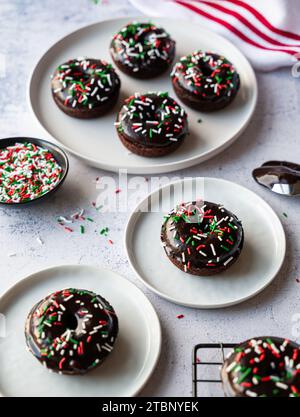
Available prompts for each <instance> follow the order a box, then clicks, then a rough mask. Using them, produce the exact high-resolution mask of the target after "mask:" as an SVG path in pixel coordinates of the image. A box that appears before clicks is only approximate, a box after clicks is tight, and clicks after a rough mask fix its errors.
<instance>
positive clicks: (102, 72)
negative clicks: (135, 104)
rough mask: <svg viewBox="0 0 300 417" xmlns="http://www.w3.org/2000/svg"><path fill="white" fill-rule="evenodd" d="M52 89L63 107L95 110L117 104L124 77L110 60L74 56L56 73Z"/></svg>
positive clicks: (87, 110)
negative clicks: (121, 81) (120, 77)
mask: <svg viewBox="0 0 300 417" xmlns="http://www.w3.org/2000/svg"><path fill="white" fill-rule="evenodd" d="M51 89H52V94H53V97H54V99H55V101H56V103H57V104H58V105H59V107H60V108H62V110H64V109H66V110H67V112H68V111H69V112H72V111H73V112H77V113H84V112H86V113H93V111H94V112H95V111H98V114H99V112H100V113H101V110H103V109H105V110H107V109H108V108H109V104H111V106H113V104H114V103H115V101H116V99H117V97H118V94H119V90H120V79H119V77H118V75H117V73H116V72H115V70H114V69H113V67H112V66H111V64H108V63H107V62H106V61H102V60H98V59H89V58H78V59H72V60H70V61H68V62H66V63H64V64H62V65H60V66H59V67H58V68H57V69H56V71H55V72H54V74H53V77H52V81H51Z"/></svg>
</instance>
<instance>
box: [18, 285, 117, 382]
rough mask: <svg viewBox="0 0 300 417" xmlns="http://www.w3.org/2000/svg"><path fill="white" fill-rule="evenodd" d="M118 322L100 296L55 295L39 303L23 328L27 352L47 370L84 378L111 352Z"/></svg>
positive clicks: (65, 292)
mask: <svg viewBox="0 0 300 417" xmlns="http://www.w3.org/2000/svg"><path fill="white" fill-rule="evenodd" d="M117 334H118V319H117V316H116V314H115V311H114V309H113V308H112V306H111V305H110V304H109V303H108V302H107V301H106V300H105V299H104V298H103V297H101V296H100V295H96V294H95V293H93V292H91V291H86V290H78V289H74V288H69V289H65V290H62V291H57V292H55V293H53V294H50V295H48V296H47V297H46V298H45V299H43V300H42V301H40V302H38V303H37V304H36V305H35V306H34V307H33V308H32V310H31V311H30V313H29V315H28V317H27V320H26V325H25V336H26V343H27V346H28V349H29V351H30V352H31V353H32V354H33V355H34V356H35V357H36V358H37V359H38V360H39V361H40V362H41V363H42V364H43V365H44V366H45V367H46V368H48V369H49V370H52V371H55V372H59V373H62V374H69V375H72V374H84V373H86V372H88V371H90V370H92V369H94V368H95V367H97V366H99V365H100V364H101V363H102V362H103V361H104V360H105V358H106V357H107V356H108V355H109V353H110V352H111V351H112V349H113V346H114V343H115V340H116V337H117Z"/></svg>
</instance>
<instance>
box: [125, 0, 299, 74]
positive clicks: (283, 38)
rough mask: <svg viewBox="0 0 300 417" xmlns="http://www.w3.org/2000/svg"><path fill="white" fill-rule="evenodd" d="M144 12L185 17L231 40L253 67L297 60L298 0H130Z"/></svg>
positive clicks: (277, 65)
mask: <svg viewBox="0 0 300 417" xmlns="http://www.w3.org/2000/svg"><path fill="white" fill-rule="evenodd" d="M130 1H131V3H132V4H133V5H134V6H135V7H136V8H138V9H139V10H140V11H142V12H143V13H145V14H149V15H152V16H164V17H168V16H169V17H172V18H177V19H186V20H190V21H193V22H197V23H199V24H200V25H201V26H204V27H206V28H208V29H210V30H213V31H215V32H218V33H220V34H221V35H223V36H224V37H226V38H228V39H229V40H231V41H232V42H233V43H234V44H235V45H237V47H238V48H240V49H241V50H242V51H243V52H244V54H245V55H246V56H247V57H248V59H249V60H250V61H251V63H252V65H253V66H254V67H255V68H256V69H260V70H264V71H271V70H273V69H275V68H279V67H284V66H292V65H293V64H294V63H295V62H296V61H297V60H300V35H299V34H297V32H298V33H300V1H299V0H249V1H241V0H210V1H208V0H130Z"/></svg>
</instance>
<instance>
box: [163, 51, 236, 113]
mask: <svg viewBox="0 0 300 417" xmlns="http://www.w3.org/2000/svg"><path fill="white" fill-rule="evenodd" d="M171 78H172V84H173V88H174V90H175V92H176V94H177V96H178V97H179V98H180V100H182V101H183V102H184V103H185V104H186V105H188V106H189V107H192V108H194V109H196V110H199V111H204V112H210V111H214V110H220V109H222V108H224V107H226V106H228V105H229V104H230V103H231V102H232V101H233V99H234V98H235V96H236V94H237V92H238V90H239V88H240V77H239V74H238V73H237V72H236V70H235V68H234V67H233V65H232V64H231V62H229V61H228V60H227V59H226V58H225V57H223V56H220V55H218V54H214V53H210V52H203V51H197V52H194V53H192V54H191V55H187V56H184V57H182V58H181V59H180V61H179V62H178V63H177V64H176V65H175V66H174V68H173V71H172V73H171Z"/></svg>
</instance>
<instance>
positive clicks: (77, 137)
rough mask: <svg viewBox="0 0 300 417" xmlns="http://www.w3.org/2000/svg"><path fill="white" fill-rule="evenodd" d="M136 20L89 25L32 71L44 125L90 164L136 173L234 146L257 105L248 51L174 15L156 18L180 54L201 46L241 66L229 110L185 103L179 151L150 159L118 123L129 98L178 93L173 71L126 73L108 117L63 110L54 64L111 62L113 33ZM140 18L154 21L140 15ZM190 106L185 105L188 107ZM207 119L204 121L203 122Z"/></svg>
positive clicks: (35, 106)
mask: <svg viewBox="0 0 300 417" xmlns="http://www.w3.org/2000/svg"><path fill="white" fill-rule="evenodd" d="M130 20H131V19H130V18H126V19H117V20H110V21H106V22H100V23H96V24H94V25H91V26H87V27H84V28H82V29H79V30H77V31H76V32H73V33H71V34H70V35H68V36H66V37H64V38H63V39H61V40H60V41H59V42H57V43H56V44H55V45H53V46H52V47H51V48H50V49H49V50H48V51H47V52H46V53H45V54H44V55H43V56H42V58H41V59H40V61H39V62H38V64H37V65H36V67H35V69H34V70H33V73H32V76H31V79H30V83H29V105H30V107H31V109H32V110H33V114H34V115H35V117H36V118H37V120H38V122H39V124H40V125H41V126H42V128H43V129H44V130H45V131H46V133H47V134H48V135H50V137H52V138H54V139H56V140H57V141H58V142H59V143H60V144H61V145H62V146H63V147H64V148H65V149H66V150H68V151H69V152H72V153H73V154H74V155H77V156H78V157H80V158H81V159H83V160H84V161H86V162H87V163H88V164H90V165H93V166H96V167H99V168H103V169H107V170H109V171H118V169H119V168H124V169H127V170H128V173H131V174H155V173H162V172H170V171H174V170H177V169H182V168H186V167H189V166H192V165H195V164H198V163H199V162H202V161H204V160H206V159H208V158H211V157H212V156H214V155H216V154H217V153H219V152H221V151H222V150H223V149H225V148H226V147H227V146H229V145H230V144H231V143H232V142H233V141H234V140H235V139H236V138H237V137H238V136H239V135H240V134H241V133H242V131H243V130H244V129H245V128H246V126H247V124H248V122H249V120H250V118H251V116H252V114H253V112H254V108H255V105H256V99H257V85H256V79H255V75H254V72H253V69H252V67H251V66H250V64H249V62H248V61H247V59H246V58H245V57H244V55H243V54H242V53H241V52H240V51H239V50H238V49H237V48H236V47H235V46H234V45H232V44H231V43H230V42H229V41H227V40H226V39H224V38H222V37H221V36H219V35H217V34H215V33H213V32H209V31H207V30H205V29H203V28H201V27H200V26H198V25H195V24H191V23H189V22H183V21H180V22H178V21H176V20H172V19H162V18H155V19H154V22H155V23H156V24H157V25H161V26H163V27H164V28H165V29H166V30H167V31H168V32H169V33H170V34H171V35H172V37H173V38H174V39H175V40H176V42H177V54H176V55H177V56H176V60H177V59H179V57H180V56H182V55H186V54H188V53H191V52H193V51H195V50H197V49H204V50H211V51H214V52H217V53H220V54H224V55H225V56H226V57H227V58H228V59H229V60H230V61H232V63H233V64H234V65H235V66H236V68H237V70H238V72H239V74H240V77H241V89H240V91H239V93H238V95H237V97H236V98H235V100H234V102H233V103H232V104H231V105H230V106H229V107H227V108H226V109H224V110H221V111H218V112H215V113H210V114H209V113H208V114H203V113H199V112H197V111H195V110H192V109H189V108H187V107H186V110H187V112H188V116H189V126H190V135H189V136H188V137H187V138H186V141H185V143H184V144H183V145H182V146H181V147H180V148H179V149H178V150H177V151H175V152H174V153H171V154H170V155H167V156H165V157H161V158H145V157H141V156H137V155H134V154H129V152H128V151H127V149H126V148H124V146H123V145H122V144H121V142H120V140H119V139H118V136H117V133H116V130H115V126H114V121H115V119H116V112H117V111H118V109H119V108H120V105H121V102H122V100H123V99H124V98H125V97H128V96H130V95H131V94H133V93H135V92H147V91H168V92H169V93H170V95H171V96H173V97H174V98H176V97H175V94H174V92H173V89H172V84H171V81H170V77H169V72H170V71H171V68H170V71H168V72H167V73H166V74H164V75H162V76H160V77H157V78H154V79H151V80H137V79H134V78H131V77H128V76H127V75H124V74H123V73H122V72H121V71H118V73H119V75H120V77H121V83H122V86H121V95H120V99H119V103H118V104H117V105H116V106H115V108H114V109H113V110H112V111H111V112H110V113H109V114H107V115H106V116H104V117H102V118H98V119H93V120H79V119H74V118H72V117H69V116H67V115H66V114H64V113H63V112H62V111H60V110H59V109H58V107H57V106H56V105H55V103H54V101H53V98H52V96H51V90H50V75H51V74H52V73H53V71H54V70H55V68H56V67H57V66H58V65H59V64H61V63H63V62H65V61H66V60H68V59H70V58H76V57H78V56H87V57H90V58H102V59H106V60H108V61H109V62H111V61H112V60H111V58H110V55H109V45H110V41H111V38H112V36H113V34H114V33H116V32H117V31H119V29H120V28H121V27H122V26H123V25H125V24H127V23H128V22H129V21H130ZM138 20H147V21H148V20H149V18H147V17H144V18H139V19H138ZM184 107H185V106H184ZM198 119H202V120H203V122H202V123H198Z"/></svg>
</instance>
